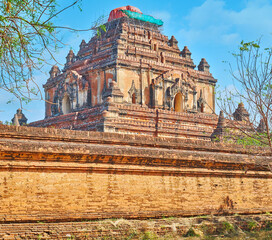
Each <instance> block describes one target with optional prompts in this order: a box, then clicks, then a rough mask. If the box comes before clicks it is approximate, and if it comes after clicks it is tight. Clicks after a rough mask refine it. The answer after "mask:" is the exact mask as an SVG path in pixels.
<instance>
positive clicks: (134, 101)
mask: <svg viewBox="0 0 272 240" xmlns="http://www.w3.org/2000/svg"><path fill="white" fill-rule="evenodd" d="M131 101H132V103H133V104H136V93H133V94H132V97H131Z"/></svg>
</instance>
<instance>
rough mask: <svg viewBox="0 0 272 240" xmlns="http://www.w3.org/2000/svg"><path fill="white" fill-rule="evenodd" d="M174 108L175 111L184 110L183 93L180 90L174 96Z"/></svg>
mask: <svg viewBox="0 0 272 240" xmlns="http://www.w3.org/2000/svg"><path fill="white" fill-rule="evenodd" d="M174 109H175V112H184V101H183V95H182V94H181V93H180V92H179V93H177V94H176V96H175V99H174Z"/></svg>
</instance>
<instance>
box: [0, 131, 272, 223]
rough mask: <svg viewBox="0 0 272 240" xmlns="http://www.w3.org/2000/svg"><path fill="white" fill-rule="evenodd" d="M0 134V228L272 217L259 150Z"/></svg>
mask: <svg viewBox="0 0 272 240" xmlns="http://www.w3.org/2000/svg"><path fill="white" fill-rule="evenodd" d="M0 130H1V131H0V170H1V171H0V193H1V194H0V195H1V196H0V199H1V208H0V221H1V222H9V221H14V222H20V221H43V220H54V221H60V220H61V221H66V220H77V219H96V218H119V217H124V218H139V217H142V218H146V217H160V216H190V215H205V214H223V213H246V214H249V213H261V212H271V211H272V202H271V198H272V173H271V172H270V171H269V170H268V168H267V167H266V166H267V163H268V162H271V157H266V156H265V154H266V152H265V150H263V149H260V148H248V149H245V148H243V147H242V146H232V145H221V144H216V143H211V142H203V141H189V140H187V141H184V140H178V139H176V138H154V137H148V136H136V135H123V134H112V133H91V132H81V131H70V130H59V129H41V128H32V127H13V126H0ZM261 150H262V152H261ZM260 153H262V154H263V156H260ZM258 154H259V156H257V155H258ZM245 169H246V170H245Z"/></svg>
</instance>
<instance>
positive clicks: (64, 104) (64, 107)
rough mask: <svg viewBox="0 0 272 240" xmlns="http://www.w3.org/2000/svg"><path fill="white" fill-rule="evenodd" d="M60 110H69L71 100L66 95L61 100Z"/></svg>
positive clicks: (67, 111)
mask: <svg viewBox="0 0 272 240" xmlns="http://www.w3.org/2000/svg"><path fill="white" fill-rule="evenodd" d="M62 112H63V114H67V113H70V112H71V101H70V98H69V96H68V95H65V96H64V98H63V100H62Z"/></svg>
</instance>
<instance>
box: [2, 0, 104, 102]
mask: <svg viewBox="0 0 272 240" xmlns="http://www.w3.org/2000/svg"><path fill="white" fill-rule="evenodd" d="M69 2H70V3H69ZM80 2H81V0H73V1H72V2H71V1H68V5H67V6H66V7H64V8H60V6H59V5H58V4H57V1H56V0H3V1H1V2H0V88H1V89H3V90H5V91H7V92H9V93H12V94H13V95H14V96H15V97H16V98H17V99H19V100H20V102H21V105H22V103H28V102H29V101H31V100H32V99H33V98H34V99H35V98H38V99H43V97H42V93H41V90H40V88H39V86H38V84H37V83H36V82H35V81H34V79H33V74H34V73H35V72H36V71H40V70H41V69H42V67H43V66H44V65H45V64H48V61H49V60H54V61H55V62H56V59H55V58H54V51H55V50H56V49H58V48H59V47H61V46H62V45H63V43H62V42H61V41H60V40H59V37H58V35H59V30H60V29H68V30H73V31H89V30H94V28H90V29H86V30H76V29H72V28H69V27H65V26H56V25H54V21H55V19H56V18H57V17H58V16H59V15H60V14H61V13H62V12H64V11H65V10H67V9H68V8H71V7H72V6H78V7H79V9H81V7H80ZM96 28H97V29H98V30H97V31H99V34H100V35H101V32H103V31H105V26H104V25H101V24H100V25H99V27H97V26H95V29H96Z"/></svg>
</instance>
